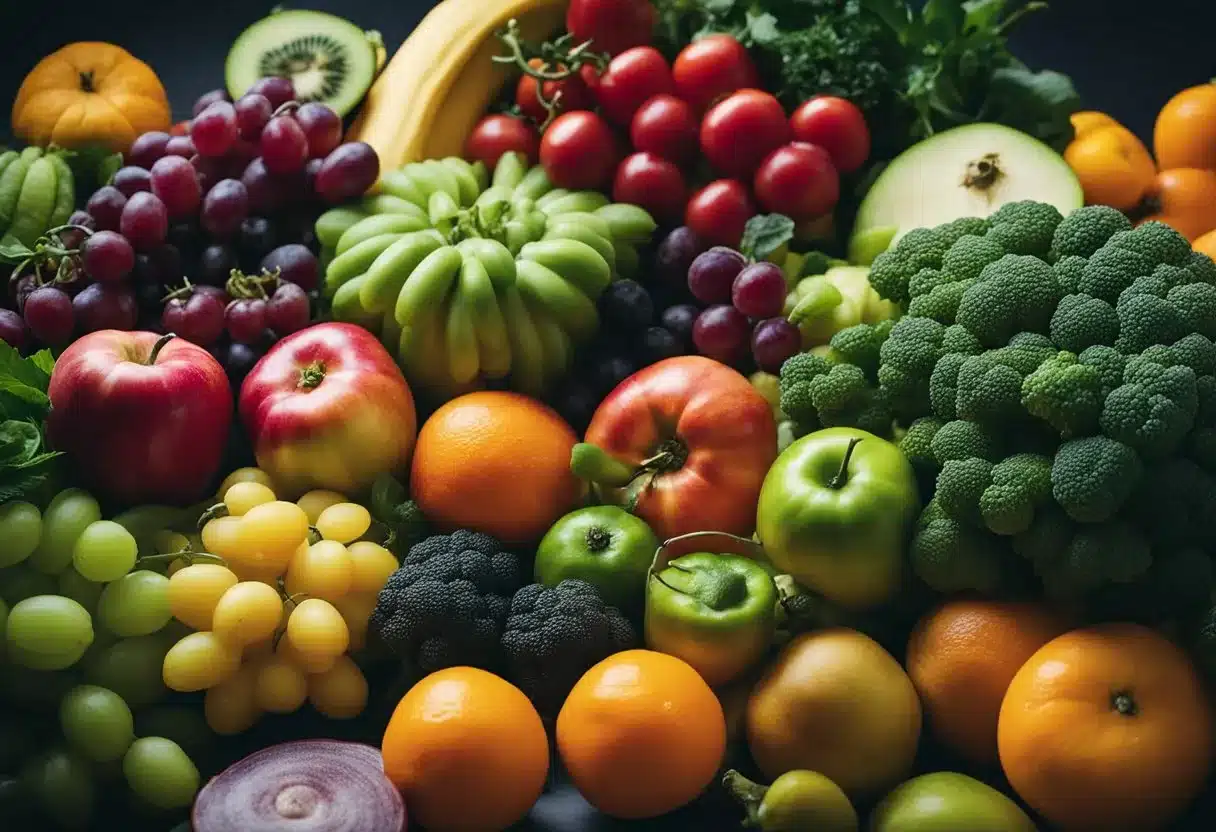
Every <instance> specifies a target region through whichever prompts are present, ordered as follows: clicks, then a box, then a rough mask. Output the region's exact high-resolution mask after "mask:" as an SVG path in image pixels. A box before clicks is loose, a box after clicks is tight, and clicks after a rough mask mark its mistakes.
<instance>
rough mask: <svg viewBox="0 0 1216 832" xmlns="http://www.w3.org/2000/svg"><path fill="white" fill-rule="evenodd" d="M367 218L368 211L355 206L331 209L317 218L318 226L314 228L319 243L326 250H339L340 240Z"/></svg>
mask: <svg viewBox="0 0 1216 832" xmlns="http://www.w3.org/2000/svg"><path fill="white" fill-rule="evenodd" d="M367 216H368V212H367V211H364V210H363V209H362V208H355V207H353V206H348V205H343V206H341V207H339V208H330V209H329V210H328V211H326V212H325V213H324V214H322V215H321V216H319V217H317V224H316V226H315V227H314V230H315V231H316V234H317V241H318V242H319V243H321V245H322V246H324V247H325V248H328V249H334V248H337V246H338V240H340V239H342V235H343V234H345V233H346V230H347V229H348V228H350V227H351V226H352V225H354V224H355V223H357V222H358V221H359V220H361V219H364V218H365V217H367Z"/></svg>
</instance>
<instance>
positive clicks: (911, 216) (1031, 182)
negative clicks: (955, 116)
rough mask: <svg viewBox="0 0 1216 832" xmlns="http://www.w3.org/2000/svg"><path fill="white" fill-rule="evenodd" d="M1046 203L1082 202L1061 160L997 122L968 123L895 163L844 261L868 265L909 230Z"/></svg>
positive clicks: (866, 203) (870, 195)
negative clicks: (1021, 204) (1003, 208)
mask: <svg viewBox="0 0 1216 832" xmlns="http://www.w3.org/2000/svg"><path fill="white" fill-rule="evenodd" d="M1026 199H1029V200H1034V201H1036V202H1048V203H1051V204H1052V205H1054V206H1056V208H1058V209H1059V210H1060V213H1061V214H1067V213H1069V212H1070V211H1074V210H1076V209H1077V208H1080V207H1081V206H1082V205H1083V204H1084V197H1083V196H1082V193H1081V183H1080V182H1079V181H1077V177H1076V174H1074V173H1073V172H1072V168H1070V167H1069V166H1068V163H1067V162H1065V161H1064V157H1063V156H1061V155H1060V154H1059V153H1056V152H1055V151H1054V150H1052V149H1051V148H1050V147H1048V146H1047V145H1045V144H1043V143H1042V142H1041V141H1039V140H1038V139H1036V138H1034V137H1033V136H1029V135H1027V134H1026V133H1023V132H1021V131H1020V130H1014V129H1013V128H1012V127H1006V126H1004V125H1003V124H987V123H983V124H968V125H966V126H964V127H955V128H954V129H952V130H947V131H945V132H943V133H938V134H937V135H936V136H931V137H930V138H928V139H925V140H924V141H922V142H919V143H918V144H915V145H913V146H912V147H910V148H908V149H907V150H905V151H904V152H903V153H901V154H900V155H899V156H897V157H895V159H893V160H892V161H891V163H890V164H888V165H887V167H886V168H885V169H884V170H883V172H882V173H881V174H880V175H879V177H878V179H876V180H875V182H874V184H873V185H872V186H871V187H870V190H869V191H868V192H867V193H866V196H865V198H864V199H863V200H862V202H861V207H860V208H859V209H858V211H857V219H856V221H855V222H854V225H853V235H852V237H851V238H850V239H849V262H850V263H857V264H861V265H868V264H869V263H871V262H872V261H873V260H874V258H875V257H877V256H878V255H879V254H880V253H882V252H883V251H885V250H886V249H887V247H889V246H890V245H892V244H893V243H895V242H896V241H897V240H899V238H900V237H902V236H903V235H904V234H906V233H907V232H909V231H911V230H912V229H913V228H932V227H933V226H935V225H941V224H942V223H944V222H950V221H951V220H955V219H958V218H959V217H986V216H988V215H989V214H992V213H993V212H994V211H996V209H998V208H1000V207H1001V206H1002V205H1004V204H1006V203H1008V202H1018V201H1020V200H1026Z"/></svg>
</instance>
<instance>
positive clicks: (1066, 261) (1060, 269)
mask: <svg viewBox="0 0 1216 832" xmlns="http://www.w3.org/2000/svg"><path fill="white" fill-rule="evenodd" d="M1086 262H1087V261H1086V259H1085V258H1084V257H1078V256H1077V255H1075V254H1070V255H1068V256H1067V257H1061V258H1060V259H1059V260H1057V261H1056V262H1055V263H1054V264H1053V265H1052V267H1051V271H1052V273H1053V274H1055V276H1056V281H1057V282H1058V283H1059V284H1060V291H1061V292H1063V293H1064V294H1066V295H1075V294H1076V293H1077V292H1079V291H1081V290H1080V288H1079V287H1080V285H1081V273H1082V272H1084V271H1085V264H1086Z"/></svg>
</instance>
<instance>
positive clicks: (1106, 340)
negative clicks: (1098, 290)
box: [1050, 295, 1119, 353]
mask: <svg viewBox="0 0 1216 832" xmlns="http://www.w3.org/2000/svg"><path fill="white" fill-rule="evenodd" d="M1050 332H1051V340H1053V341H1054V342H1055V343H1056V346H1058V347H1059V348H1060V349H1062V350H1068V351H1069V352H1076V353H1079V352H1081V351H1082V350H1083V349H1085V348H1086V347H1092V346H1094V345H1095V344H1103V345H1106V346H1112V345H1114V343H1115V339H1116V338H1118V337H1119V315H1118V313H1116V312H1115V307H1113V306H1111V305H1110V304H1109V303H1107V302H1106V301H1104V300H1102V299H1100V298H1091V297H1090V296H1089V295H1065V296H1064V297H1062V298H1060V303H1059V305H1058V306H1056V311H1055V312H1054V313H1053V314H1052V316H1051V324H1050Z"/></svg>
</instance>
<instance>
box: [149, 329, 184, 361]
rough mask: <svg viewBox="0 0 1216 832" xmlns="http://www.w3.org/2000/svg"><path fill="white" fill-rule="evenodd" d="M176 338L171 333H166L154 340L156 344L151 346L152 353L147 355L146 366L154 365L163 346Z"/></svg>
mask: <svg viewBox="0 0 1216 832" xmlns="http://www.w3.org/2000/svg"><path fill="white" fill-rule="evenodd" d="M176 337H177V336H176V335H175V334H173V333H172V332H166V333H165V334H164V335H162V336H160V337H159V338H157V339H156V343H155V344H153V345H152V352H150V353H148V364H150V365H151V364H155V363H156V359H157V357H158V356H159V355H160V351H161V350H163V349H164V348H165V344H167V343H169V342H170V341H172V340H173V339H174V338H176Z"/></svg>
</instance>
